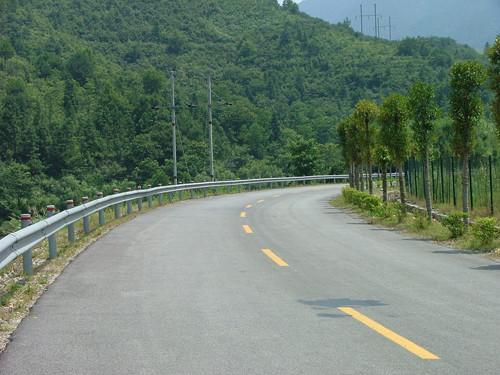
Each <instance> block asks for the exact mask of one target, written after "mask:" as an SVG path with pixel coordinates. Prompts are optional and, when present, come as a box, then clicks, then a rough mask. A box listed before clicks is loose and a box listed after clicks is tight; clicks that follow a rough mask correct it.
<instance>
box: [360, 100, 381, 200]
mask: <svg viewBox="0 0 500 375" xmlns="http://www.w3.org/2000/svg"><path fill="white" fill-rule="evenodd" d="M378 115H379V109H378V107H377V105H376V104H375V103H374V102H372V101H369V100H361V101H359V102H358V104H357V105H356V108H355V109H354V118H355V119H356V121H357V122H358V127H359V128H360V129H362V132H363V137H362V145H363V161H364V162H365V163H366V166H367V168H368V191H369V192H370V194H373V177H372V173H373V166H372V164H373V162H372V158H373V139H374V138H375V120H376V119H377V117H378Z"/></svg>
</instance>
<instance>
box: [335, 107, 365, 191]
mask: <svg viewBox="0 0 500 375" xmlns="http://www.w3.org/2000/svg"><path fill="white" fill-rule="evenodd" d="M337 133H338V135H339V141H340V143H341V146H342V151H343V155H344V159H345V160H346V163H347V164H348V166H349V175H350V183H351V186H352V187H354V188H356V189H358V190H359V189H361V188H362V186H361V179H360V169H361V165H362V161H363V157H362V155H363V153H362V135H363V133H362V131H360V129H359V127H358V122H357V121H355V119H354V116H352V115H350V116H348V117H346V118H344V120H342V121H341V122H340V124H339V125H338V126H337Z"/></svg>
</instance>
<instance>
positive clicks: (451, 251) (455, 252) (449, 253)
mask: <svg viewBox="0 0 500 375" xmlns="http://www.w3.org/2000/svg"><path fill="white" fill-rule="evenodd" d="M432 253H433V254H448V255H457V254H466V255H467V254H469V255H470V254H476V253H479V252H475V251H471V250H468V251H465V250H452V249H451V250H435V251H433V252H432Z"/></svg>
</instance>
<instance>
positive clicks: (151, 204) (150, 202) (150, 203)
mask: <svg viewBox="0 0 500 375" xmlns="http://www.w3.org/2000/svg"><path fill="white" fill-rule="evenodd" d="M148 189H151V185H148ZM152 206H153V196H152V195H148V207H149V208H151V207H152Z"/></svg>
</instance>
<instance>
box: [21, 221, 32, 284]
mask: <svg viewBox="0 0 500 375" xmlns="http://www.w3.org/2000/svg"><path fill="white" fill-rule="evenodd" d="M32 223H33V222H32V221H31V215H30V214H22V215H21V228H26V227H29V226H30V225H31V224H32ZM23 272H24V274H25V275H29V276H31V275H33V250H32V249H29V250H28V251H25V252H24V253H23Z"/></svg>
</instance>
